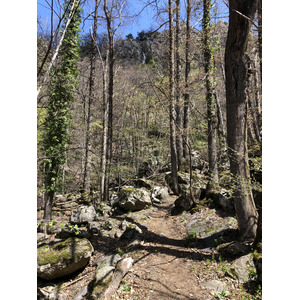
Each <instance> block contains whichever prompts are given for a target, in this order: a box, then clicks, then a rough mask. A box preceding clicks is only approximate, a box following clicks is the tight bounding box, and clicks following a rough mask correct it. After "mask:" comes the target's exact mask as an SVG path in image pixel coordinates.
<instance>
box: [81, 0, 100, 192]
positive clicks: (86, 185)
mask: <svg viewBox="0 0 300 300" xmlns="http://www.w3.org/2000/svg"><path fill="white" fill-rule="evenodd" d="M98 5H99V0H96V2H95V15H94V28H93V34H92V49H91V56H90V62H91V66H90V68H91V69H90V83H89V100H88V108H87V124H86V126H87V128H86V141H85V161H84V173H83V190H84V191H89V189H90V180H91V150H92V143H91V125H92V122H93V115H92V106H93V102H94V100H95V98H96V89H95V80H96V73H95V69H96V56H97V28H98V20H97V18H98V16H97V15H98Z"/></svg>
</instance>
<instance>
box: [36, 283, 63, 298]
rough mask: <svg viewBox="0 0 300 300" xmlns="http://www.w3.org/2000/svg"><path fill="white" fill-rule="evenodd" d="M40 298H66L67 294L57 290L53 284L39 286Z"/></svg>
mask: <svg viewBox="0 0 300 300" xmlns="http://www.w3.org/2000/svg"><path fill="white" fill-rule="evenodd" d="M37 292H38V299H39V300H66V299H67V295H65V294H61V293H59V292H58V291H56V290H55V287H53V286H46V287H43V288H42V289H41V288H38V291H37Z"/></svg>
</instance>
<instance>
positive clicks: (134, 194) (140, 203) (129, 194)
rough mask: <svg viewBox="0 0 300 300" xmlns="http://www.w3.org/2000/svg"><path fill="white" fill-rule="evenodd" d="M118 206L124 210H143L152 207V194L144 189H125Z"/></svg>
mask: <svg viewBox="0 0 300 300" xmlns="http://www.w3.org/2000/svg"><path fill="white" fill-rule="evenodd" d="M118 205H119V207H120V208H122V209H124V210H131V211H137V210H142V209H144V208H146V207H147V206H149V205H151V199H150V192H149V191H147V190H146V189H144V188H123V189H122V190H121V191H120V193H119V202H118Z"/></svg>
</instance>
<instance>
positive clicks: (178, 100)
mask: <svg viewBox="0 0 300 300" xmlns="http://www.w3.org/2000/svg"><path fill="white" fill-rule="evenodd" d="M179 47H180V0H176V31H175V61H176V68H175V73H176V75H175V87H176V151H177V163H178V170H179V168H180V166H181V164H182V159H183V144H182V117H183V116H182V103H181V89H180V79H181V61H180V53H179Z"/></svg>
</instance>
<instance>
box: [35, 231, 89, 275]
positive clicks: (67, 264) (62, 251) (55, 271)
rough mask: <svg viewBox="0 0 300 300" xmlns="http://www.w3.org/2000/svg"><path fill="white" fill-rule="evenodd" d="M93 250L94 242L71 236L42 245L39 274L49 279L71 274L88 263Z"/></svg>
mask: <svg viewBox="0 0 300 300" xmlns="http://www.w3.org/2000/svg"><path fill="white" fill-rule="evenodd" d="M93 251H94V248H93V246H92V244H91V243H90V242H89V240H87V239H85V238H84V239H80V238H73V237H71V238H68V239H67V240H65V241H62V242H56V243H48V244H44V245H41V246H39V247H38V249H37V254H38V255H37V263H38V266H37V275H38V276H39V277H41V278H43V279H47V280H52V279H55V278H59V277H62V276H66V275H70V274H72V273H74V272H76V271H77V270H80V269H82V268H84V267H85V266H86V265H87V263H88V262H89V259H90V257H91V256H92V253H93Z"/></svg>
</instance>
